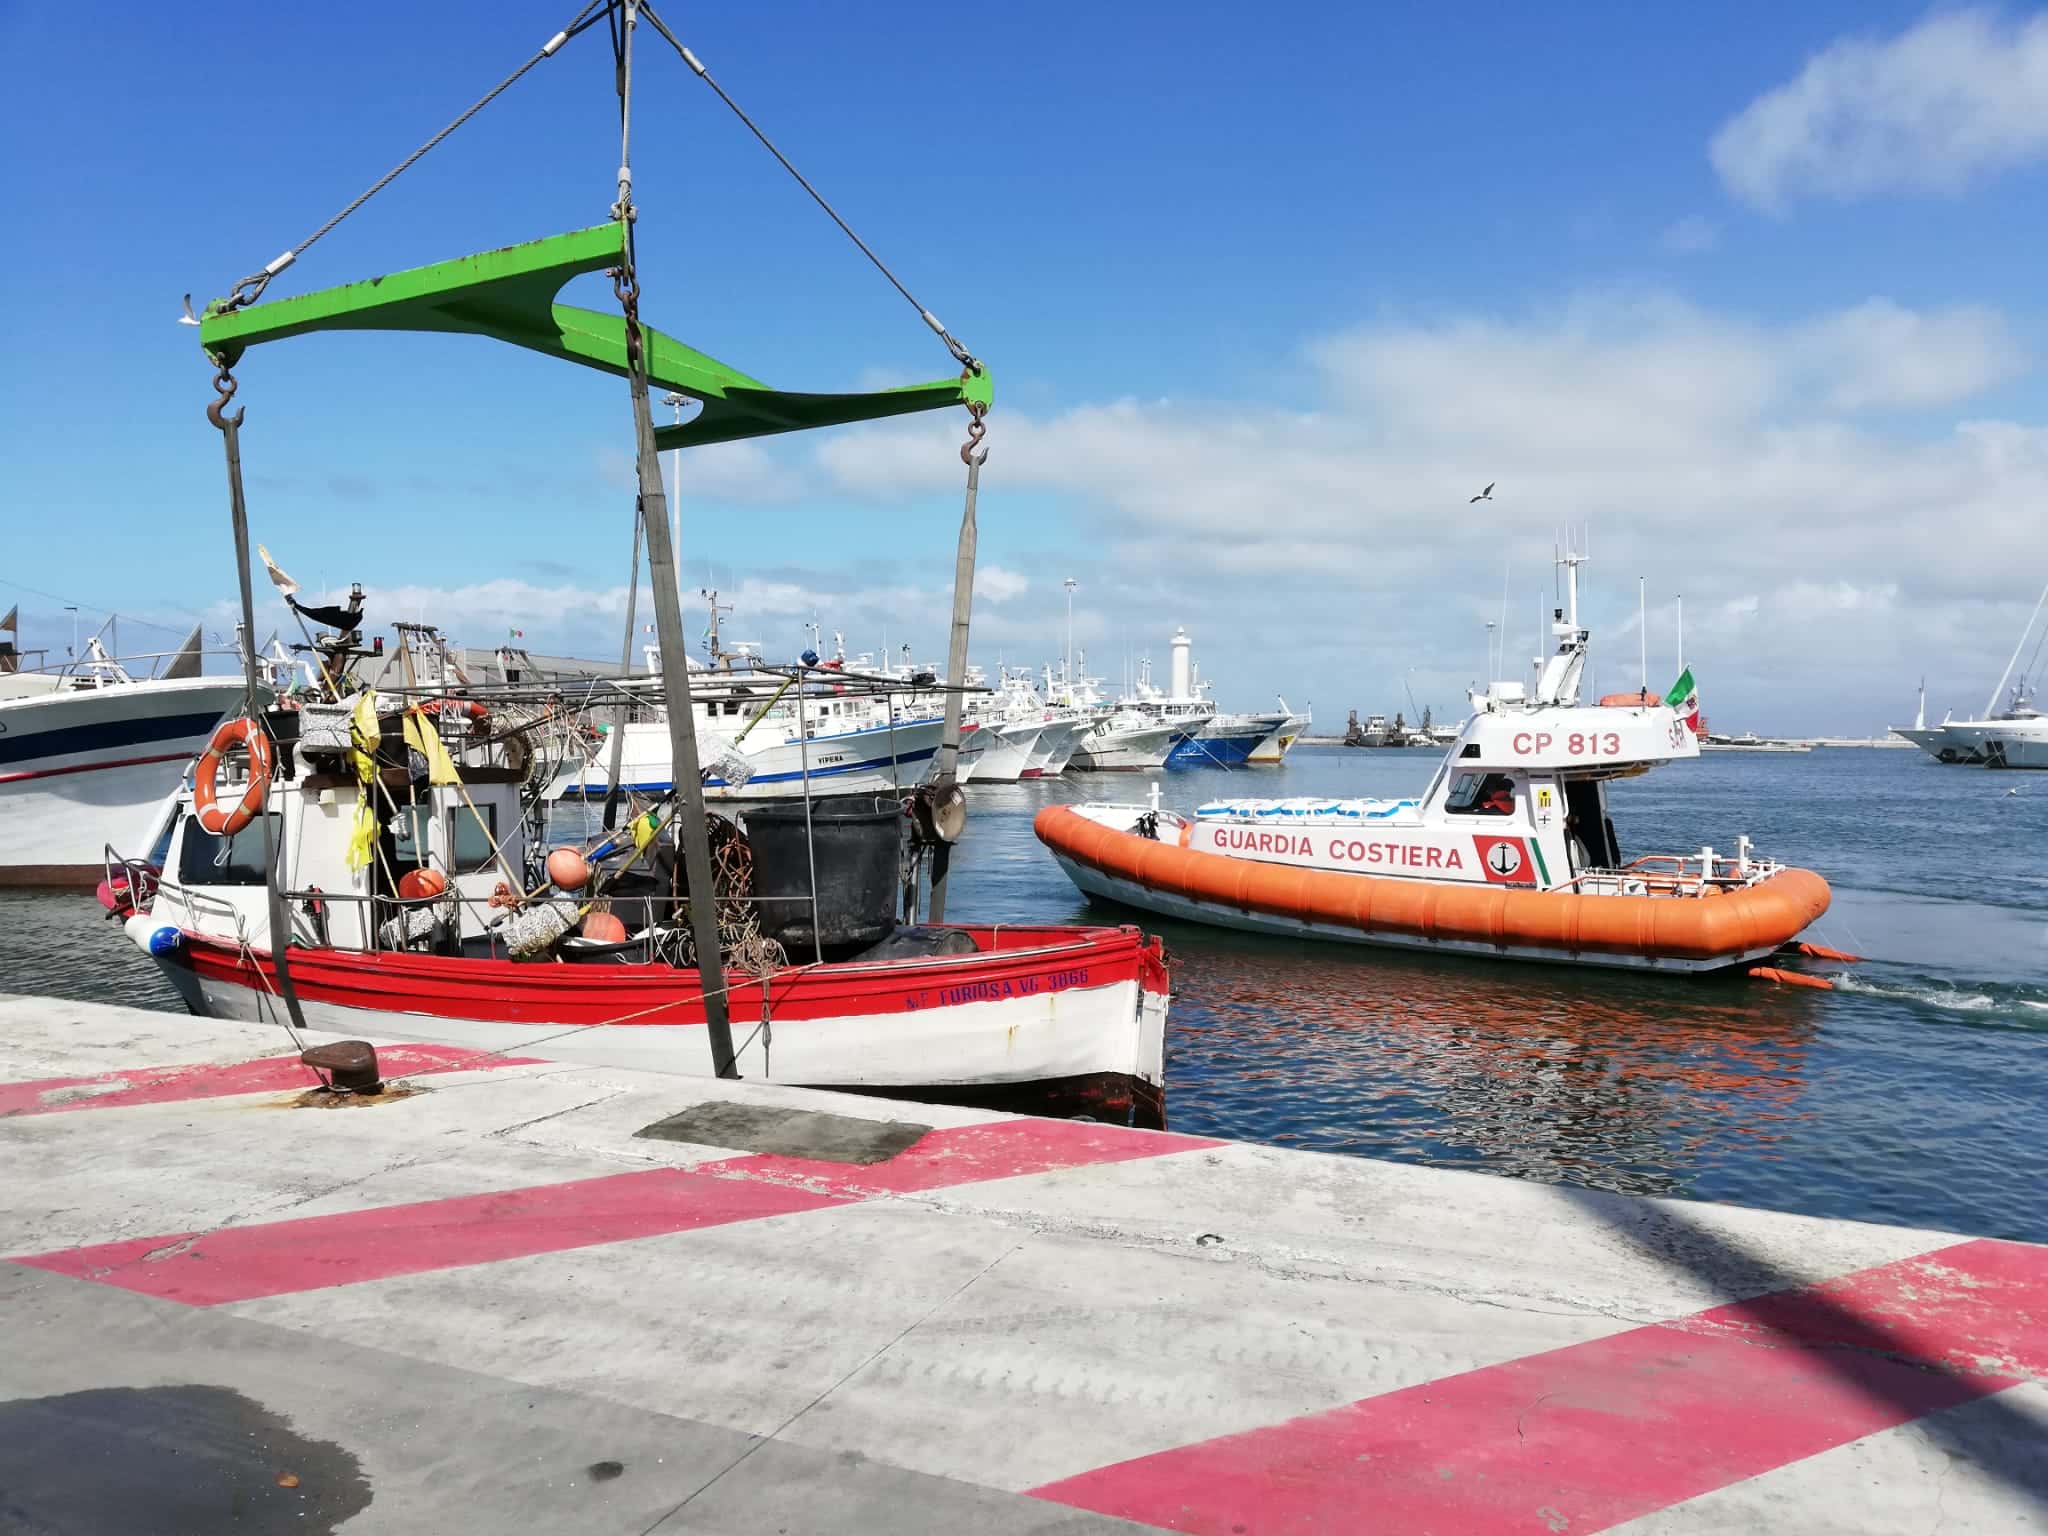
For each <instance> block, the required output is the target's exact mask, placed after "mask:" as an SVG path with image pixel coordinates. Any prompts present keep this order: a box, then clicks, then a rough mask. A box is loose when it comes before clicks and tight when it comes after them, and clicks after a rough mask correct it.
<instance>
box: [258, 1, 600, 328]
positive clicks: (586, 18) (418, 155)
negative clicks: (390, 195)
mask: <svg viewBox="0 0 2048 1536" xmlns="http://www.w3.org/2000/svg"><path fill="white" fill-rule="evenodd" d="M617 3H618V0H590V3H589V4H588V5H586V6H584V7H583V9H582V10H581V11H579V12H577V13H576V17H575V19H574V20H573V21H571V22H570V23H569V25H568V26H566V27H564V28H563V29H562V30H561V31H559V32H557V33H556V34H555V35H554V36H553V37H551V38H549V39H548V40H547V42H545V43H543V44H542V45H541V48H540V51H539V52H538V53H536V54H534V56H533V57H532V58H530V59H528V60H527V61H526V62H525V63H524V64H522V65H520V66H519V67H518V68H517V69H515V70H513V71H512V73H511V74H509V75H507V76H506V77H505V78H504V79H503V80H500V81H499V82H498V83H497V84H496V85H494V86H492V87H491V89H490V90H488V91H486V92H485V93H484V94H483V95H482V96H480V97H478V98H477V100H476V101H474V102H472V103H471V104H470V106H469V107H468V109H467V110H465V111H464V112H463V113H462V115H461V116H459V117H457V118H456V119H455V120H454V121H453V122H452V123H450V124H449V125H448V126H447V127H445V128H443V129H442V130H441V131H440V132H439V133H437V134H435V135H434V136H433V137H432V138H431V139H428V140H427V142H426V143H424V144H422V145H421V146H420V147H419V148H418V149H416V150H414V151H413V152H412V153H411V154H409V155H407V156H406V157H405V158H404V159H403V160H401V161H399V162H398V164H397V165H395V166H393V167H392V168H391V169H390V170H388V171H386V172H385V173H384V174H383V175H382V176H380V177H379V178H378V179H377V180H376V182H374V183H373V184H372V185H371V186H370V188H369V190H368V191H366V192H364V193H363V194H362V195H361V196H359V197H358V198H356V200H355V201H354V202H352V203H350V204H349V205H348V206H347V207H346V208H344V209H342V210H341V212H339V213H337V214H336V215H335V216H334V217H333V218H331V219H329V220H328V221H327V222H326V223H325V224H322V225H321V226H320V227H319V228H318V229H316V230H314V231H313V233H312V234H310V235H308V236H307V237H306V238H305V239H303V240H301V241H300V242H299V243H298V244H297V245H295V246H292V247H291V248H290V249H288V250H287V251H286V252H285V253H284V254H283V255H282V256H279V257H278V258H277V259H276V260H275V261H273V262H271V263H270V265H269V266H267V267H265V268H264V269H263V270H262V271H261V272H252V273H251V274H250V275H249V276H247V277H245V278H243V279H242V280H241V281H240V282H239V283H237V284H235V287H234V291H233V292H232V293H230V294H229V295H228V298H227V302H226V305H225V307H226V308H228V309H240V308H241V307H242V306H243V305H245V304H253V303H255V302H256V301H257V300H258V299H260V298H261V297H263V290H264V289H265V288H267V287H268V286H269V285H270V280H271V279H272V278H273V277H275V276H277V274H278V273H280V272H282V271H283V270H284V269H285V268H286V267H288V266H290V265H291V264H292V263H293V262H295V261H297V260H298V259H299V258H300V257H301V256H303V255H305V254H306V252H307V251H308V250H310V249H311V248H312V247H313V245H314V244H315V243H316V242H317V241H318V240H319V239H320V238H321V237H322V236H324V235H326V234H327V233H328V232H329V231H331V230H332V229H334V227H335V226H336V225H338V224H340V223H341V222H342V220H344V219H346V218H347V217H348V216H349V215H350V214H352V213H354V212H355V211H356V210H357V209H358V208H360V207H362V206H363V204H365V203H367V202H368V201H369V200H370V199H371V198H373V197H375V196H376V195H377V194H378V193H379V192H382V191H383V190H384V189H385V188H386V187H388V186H390V185H391V183H392V182H394V181H396V180H397V179H398V178H399V177H400V176H402V175H404V174H405V172H407V171H408V170H410V169H411V168H412V167H413V166H414V165H416V164H417V163H418V162H419V161H420V160H421V159H422V158H423V157H424V156H425V155H426V154H427V153H428V151H430V150H432V149H433V148H434V147H435V146H436V145H438V144H439V143H440V142H441V141H442V140H443V139H445V138H447V137H448V135H450V134H451V133H453V132H455V130H456V129H458V128H460V127H461V126H462V125H463V124H464V123H466V122H468V121H469V120H470V119H471V118H472V117H475V116H476V115H477V113H479V112H481V111H483V109H484V108H485V107H487V106H489V105H490V104H491V103H492V102H494V101H496V100H497V99H498V98H499V97H500V96H502V95H503V94H504V93H505V92H506V91H508V90H510V89H511V88H512V86H514V85H515V84H517V83H518V81H519V80H520V79H521V77H523V76H524V75H525V74H526V72H527V71H528V70H530V69H532V68H533V67H534V66H535V65H536V64H538V63H540V62H541V60H543V59H549V58H553V57H554V55H555V54H556V52H557V51H558V50H559V49H560V48H561V46H562V45H563V44H564V43H566V42H568V41H569V39H570V38H572V37H574V36H576V35H577V34H578V33H579V32H582V31H583V30H584V29H585V28H586V27H589V26H591V25H593V24H594V23H595V21H596V17H595V15H594V14H593V13H594V12H597V11H598V10H600V9H602V10H603V11H604V12H605V14H607V15H609V14H610V12H611V10H612V9H613V7H614V6H615V5H616V4H617Z"/></svg>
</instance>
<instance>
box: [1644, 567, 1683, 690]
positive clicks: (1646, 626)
mask: <svg viewBox="0 0 2048 1536" xmlns="http://www.w3.org/2000/svg"><path fill="white" fill-rule="evenodd" d="M1648 594H1649V583H1648V582H1647V581H1646V580H1645V579H1644V578H1643V577H1641V576H1638V577H1637V578H1636V642H1637V644H1638V645H1640V646H1641V647H1642V655H1643V686H1642V695H1643V697H1644V698H1648V697H1649V695H1650V599H1649V595H1648ZM1680 649H1681V650H1682V649H1684V647H1683V646H1681V647H1680Z"/></svg>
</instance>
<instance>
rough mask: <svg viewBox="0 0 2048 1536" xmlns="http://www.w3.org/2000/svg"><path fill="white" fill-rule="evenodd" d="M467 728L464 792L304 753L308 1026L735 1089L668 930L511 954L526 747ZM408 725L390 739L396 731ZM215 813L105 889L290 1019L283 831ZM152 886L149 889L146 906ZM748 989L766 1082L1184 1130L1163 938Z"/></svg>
mask: <svg viewBox="0 0 2048 1536" xmlns="http://www.w3.org/2000/svg"><path fill="white" fill-rule="evenodd" d="M442 719H443V720H444V721H445V722H446V723H439V724H438V729H439V730H440V731H441V733H442V735H443V738H444V740H445V741H446V742H447V745H448V746H449V748H450V750H451V754H452V755H453V757H454V759H455V760H456V762H457V763H458V765H459V768H460V773H461V776H462V783H461V784H460V785H459V786H455V785H450V786H440V787H431V786H428V785H426V784H411V783H408V782H407V779H406V771H405V769H404V768H402V767H398V768H392V767H385V768H383V769H382V770H381V772H382V775H383V779H384V783H383V785H382V786H381V787H380V786H377V785H371V786H359V785H358V784H357V782H356V779H355V776H354V775H353V774H352V773H349V772H347V771H336V760H335V759H334V758H331V757H329V758H323V759H319V760H313V759H309V758H308V757H307V755H306V754H305V753H304V752H303V751H301V750H298V749H295V748H287V749H285V750H284V751H283V752H282V753H281V754H280V757H281V761H280V763H279V766H278V770H277V772H276V773H275V774H274V775H273V776H271V777H270V779H269V782H268V787H267V789H266V791H265V792H264V794H263V796H262V802H263V803H262V810H261V812H260V814H261V815H262V816H265V817H268V818H269V819H270V822H271V831H272V835H273V837H274V839H275V840H276V844H277V846H278V847H279V849H280V857H279V863H280V869H279V885H280V889H281V891H282V892H283V901H284V909H285V911H286V913H287V916H288V922H289V925H290V929H291V932H290V938H289V945H290V947H289V951H288V956H287V964H288V969H289V972H290V976H291V980H292V982H293V985H294V987H295V989H296V992H297V996H298V998H299V1000H300V1003H301V1006H302V1007H303V1010H304V1015H305V1019H306V1022H307V1023H308V1024H309V1025H311V1026H313V1027H315V1028H319V1029H327V1030H337V1031H341V1032H344V1033H360V1034H364V1035H368V1036H372V1037H375V1038H378V1039H385V1040H417V1041H428V1042H435V1043H445V1044H452V1045H462V1046H472V1047H476V1048H479V1049H482V1050H488V1051H506V1052H515V1053H518V1054H522V1055H529V1056H538V1057H543V1058H547V1059H551V1060H563V1061H575V1062H580V1063H588V1064H593V1065H603V1066H621V1067H636V1068H651V1069H655V1070H661V1071H672V1072H681V1073H689V1074H703V1075H710V1073H711V1072H712V1070H713V1067H712V1057H711V1046H710V1041H709V1038H708V1034H709V1031H708V1026H707V1023H706V1020H705V1014H704V1003H703V995H702V988H701V983H700V981H699V978H698V973H697V971H696V970H695V969H694V968H686V967H678V966H674V965H671V964H669V963H668V962H667V961H665V960H662V959H659V958H654V957H653V948H652V944H651V941H652V940H653V939H655V938H658V937H659V935H658V934H655V933H652V932H650V931H647V930H643V932H642V933H640V934H636V935H632V936H630V937H629V938H628V940H627V941H626V942H625V943H623V944H619V943H604V942H597V941H594V940H590V939H586V938H582V937H578V936H576V935H575V934H574V933H573V932H572V933H571V934H570V935H569V936H567V937H564V938H562V939H561V940H560V941H559V942H557V943H555V944H553V945H552V946H550V947H549V948H548V949H547V950H545V951H544V952H543V953H542V954H540V955H538V956H535V957H531V958H526V959H513V958H511V957H510V956H509V954H508V953H507V948H508V945H507V942H506V938H505V933H506V929H505V926H504V923H505V919H506V912H505V911H504V910H502V909H500V908H497V907H494V906H493V905H492V904H491V900H490V898H491V896H492V894H493V892H494V890H496V889H497V888H498V886H499V883H500V882H501V881H506V879H507V870H508V866H509V868H510V870H511V871H513V872H522V871H524V869H525V867H526V864H527V848H528V846H529V838H530V834H531V828H530V824H529V821H528V819H527V816H526V815H525V814H524V813H523V810H522V806H521V802H520V784H519V782H518V781H519V779H520V777H521V776H522V770H521V769H520V768H519V767H518V766H517V765H516V764H507V763H506V761H505V760H504V758H503V756H502V754H503V744H502V743H486V744H484V745H482V746H473V745H471V743H472V741H474V740H475V739H476V738H474V737H471V736H469V735H466V734H465V730H466V728H467V725H468V722H467V721H466V720H465V719H464V718H463V717H462V716H461V715H459V714H458V713H456V712H453V711H451V712H448V713H447V714H446V715H445V716H444V717H442ZM385 724H386V729H387V731H389V730H390V720H389V718H388V717H387V720H386V722H385ZM385 739H386V741H387V743H388V742H390V741H393V740H395V737H394V736H391V735H387V736H386V738H385ZM402 760H403V758H402V754H401V761H402ZM231 761H232V760H231ZM287 762H289V763H290V764H291V765H292V768H293V770H294V771H293V772H292V773H291V774H290V776H289V777H287V776H286V773H285V771H284V768H285V764H286V763H287ZM239 768H240V765H239V763H238V762H237V763H236V764H235V768H233V769H230V770H227V773H228V774H229V775H230V776H229V777H226V778H223V781H222V786H221V788H220V789H219V793H218V797H217V798H218V802H219V803H220V804H230V803H236V802H235V797H236V796H238V795H246V791H247V788H248V786H247V783H246V781H245V780H240V779H235V778H233V777H232V774H233V773H234V772H235V771H236V770H237V769H239ZM361 793H373V794H375V795H376V796H378V797H379V809H378V820H379V828H378V834H377V847H376V850H375V852H376V856H375V857H374V858H373V860H372V861H371V863H370V864H369V865H368V866H367V867H365V868H362V869H356V870H351V869H350V868H349V867H348V860H347V846H348V841H349V835H350V830H351V827H352V826H353V825H354V823H355V820H356V806H357V797H358V795H359V794H361ZM386 799H389V800H391V801H393V802H395V804H396V807H397V812H398V813H397V814H396V815H394V814H393V806H392V804H386V803H383V802H384V801H385V800H386ZM193 801H194V796H193V792H192V790H191V789H190V788H189V787H188V788H187V789H186V790H185V791H183V793H182V795H181V799H180V803H179V806H178V810H177V814H176V820H175V823H174V825H173V828H172V832H171V840H170V844H169V850H168V855H167V858H166V861H165V866H164V868H163V870H161V871H158V872H150V873H146V872H145V871H143V870H142V869H141V867H140V866H138V865H135V864H132V863H131V864H130V865H128V866H127V867H126V871H125V873H123V872H121V871H119V870H117V871H116V872H115V873H114V875H113V876H112V878H111V881H110V883H111V884H112V885H113V886H114V887H116V889H115V890H113V891H111V892H103V895H107V896H109V897H110V898H111V899H112V900H113V902H114V904H115V906H116V910H120V911H127V912H129V915H128V917H127V922H126V925H125V927H126V931H127V933H128V935H129V936H130V937H131V938H132V939H133V940H134V941H135V943H136V944H137V945H138V946H139V947H140V948H142V949H143V950H145V951H146V952H148V953H149V954H151V955H153V956H154V957H155V958H156V960H157V962H158V964H159V965H160V966H161V967H162V969H163V972H164V974H165V976H166V977H167V978H168V979H169V980H170V982H171V983H172V985H173V986H175V987H176V988H177V990H178V992H179V994H180V996H181V997H183V999H184V1001H185V1003H186V1005H187V1006H188V1007H189V1008H191V1010H192V1011H193V1012H194V1013H197V1014H201V1015H203V1016H207V1017H227V1018H241V1019H254V1020H259V1021H270V1022H280V1023H281V1022H283V1020H284V1018H285V1016H286V1015H285V1009H284V1007H283V1005H282V1004H281V1002H280V999H279V986H278V980H277V977H276V975H275V972H274V965H273V961H272V957H271V941H270V928H269V919H268V915H267V912H268V904H269V898H268V893H267V891H266V887H265V883H264V880H263V870H262V864H263V859H262V848H263V842H262V838H263V828H262V826H261V825H259V824H258V823H256V822H254V821H252V822H251V823H250V824H249V825H248V826H246V827H245V828H243V829H242V830H240V831H238V832H236V833H234V834H233V835H232V836H231V837H223V836H219V835H216V834H215V833H212V832H209V831H207V830H206V829H205V827H204V826H202V825H201V821H200V818H199V816H198V815H197V814H195V808H194V803H193ZM487 833H488V834H489V835H488V836H486V834H487ZM492 839H495V840H496V842H497V844H498V850H497V852H493V850H492V847H491V840H492ZM416 871H433V872H436V873H438V874H439V875H440V876H442V877H443V878H444V879H445V880H446V883H447V889H446V890H445V892H443V893H442V895H440V896H439V897H438V898H435V899H433V900H432V901H430V902H428V903H426V904H424V905H423V904H422V903H419V902H410V903H408V902H404V901H400V900H398V899H395V898H396V886H397V883H398V882H399V881H401V880H403V879H405V877H406V876H407V875H408V874H412V873H414V872H416ZM513 883H516V882H513ZM131 891H132V892H133V893H134V896H135V897H138V898H140V904H139V905H138V906H133V907H132V909H131V901H132V900H133V898H131V896H130V894H129V893H130V892H131ZM428 908H431V909H432V915H433V916H436V917H438V918H439V919H440V923H439V927H438V930H437V931H436V932H434V933H433V934H432V935H430V936H429V935H424V934H423V935H421V936H420V937H419V938H417V939H414V940H411V941H403V942H401V941H399V935H398V931H397V928H396V927H395V925H394V920H395V921H396V922H397V923H403V922H405V921H406V920H407V917H408V915H409V914H410V915H411V916H413V917H414V918H417V917H418V916H420V915H425V914H426V913H427V909H428ZM934 948H952V949H957V950H960V951H962V952H959V953H930V952H929V951H930V950H932V949H934ZM892 950H893V951H894V953H892ZM905 951H908V953H905ZM919 951H925V952H919ZM725 979H726V988H727V998H728V1009H729V1013H730V1017H731V1028H732V1038H733V1043H734V1047H735V1052H736V1060H737V1065H738V1069H739V1073H740V1075H741V1076H742V1077H743V1078H751V1079H755V1080H759V1081H767V1082H776V1083H786V1084H793V1085H799V1086H804V1087H815V1088H839V1089H850V1090H855V1091H860V1092H871V1093H879V1094H885V1095H889V1096H895V1097H904V1098H911V1099H924V1100H938V1101H944V1102H947V1103H968V1104H975V1105H984V1106H988V1107H994V1108H1004V1109H1014V1110H1020V1111H1026V1112H1034V1113H1044V1114H1070V1115H1076V1114H1086V1115H1090V1116H1093V1117H1095V1118H1097V1119H1103V1120H1112V1121H1119V1122H1121V1121H1126V1120H1134V1121H1135V1122H1136V1123H1139V1124H1142V1125H1157V1124H1162V1123H1163V1119H1164V1106H1163V1090H1162V1079H1163V1074H1164V1035H1165V1023H1166V1011H1167V1003H1168V989H1167V974H1166V966H1165V961H1164V956H1163V951H1162V948H1161V946H1160V944H1159V942H1158V941H1157V940H1156V939H1148V938H1146V937H1145V936H1144V935H1142V934H1141V933H1139V931H1138V930H1137V929H1136V928H1132V927H1115V926H1099V927H1031V926H1010V925H1002V926H989V925H949V926H948V927H946V928H944V929H932V928H922V929H915V930H910V931H909V933H908V935H901V934H899V935H898V936H897V938H896V939H894V940H892V941H889V942H885V943H884V944H883V945H881V946H878V948H877V950H876V952H875V954H874V955H873V956H868V955H856V956H855V957H853V958H850V959H844V960H838V961H827V962H825V963H821V964H820V963H812V964H789V965H786V966H784V967H782V968H780V969H778V970H776V971H774V972H773V973H771V974H768V975H749V974H747V973H745V972H743V971H740V970H737V969H728V971H727V973H726V978H725Z"/></svg>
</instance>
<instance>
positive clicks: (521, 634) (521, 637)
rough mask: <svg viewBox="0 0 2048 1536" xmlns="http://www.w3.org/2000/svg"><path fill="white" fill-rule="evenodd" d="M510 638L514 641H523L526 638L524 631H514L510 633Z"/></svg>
mask: <svg viewBox="0 0 2048 1536" xmlns="http://www.w3.org/2000/svg"><path fill="white" fill-rule="evenodd" d="M512 638H513V639H514V640H524V639H525V638H526V631H525V630H523V629H515V630H513V631H512Z"/></svg>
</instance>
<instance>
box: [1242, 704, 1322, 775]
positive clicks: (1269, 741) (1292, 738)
mask: <svg viewBox="0 0 2048 1536" xmlns="http://www.w3.org/2000/svg"><path fill="white" fill-rule="evenodd" d="M1308 726H1309V717H1308V716H1307V715H1289V716H1288V717H1287V718H1286V719H1285V720H1282V721H1281V722H1280V723H1279V724H1278V725H1276V726H1274V727H1273V729H1272V730H1271V731H1270V732H1268V733H1267V735H1266V736H1265V737H1264V738H1263V739H1261V740H1260V742H1259V743H1258V745H1257V746H1255V747H1253V748H1252V751H1251V756H1249V757H1247V758H1246V759H1245V761H1246V762H1248V763H1259V764H1261V765H1270V764H1273V763H1278V762H1283V761H1285V760H1286V757H1287V754H1288V753H1289V752H1291V751H1292V750H1293V749H1294V744H1295V743H1296V742H1297V741H1299V740H1300V739H1301V737H1302V734H1303V732H1305V731H1307V730H1308Z"/></svg>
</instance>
